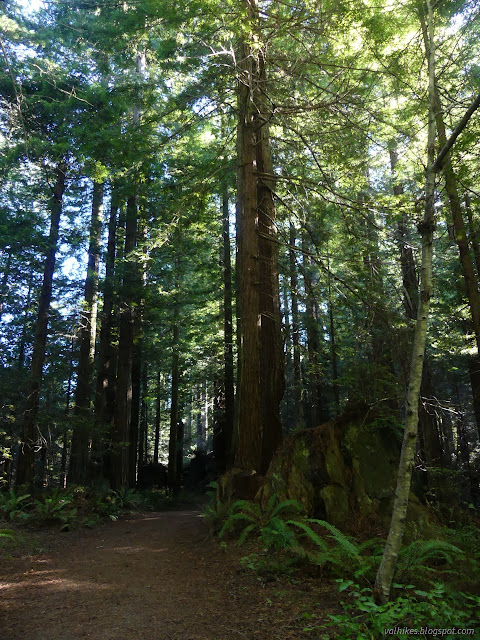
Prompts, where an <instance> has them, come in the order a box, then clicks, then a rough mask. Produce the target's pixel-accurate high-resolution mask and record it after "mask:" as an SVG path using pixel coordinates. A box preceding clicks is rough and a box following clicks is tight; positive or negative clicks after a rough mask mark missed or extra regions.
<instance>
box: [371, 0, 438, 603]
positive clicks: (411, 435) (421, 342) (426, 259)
mask: <svg viewBox="0 0 480 640" xmlns="http://www.w3.org/2000/svg"><path fill="white" fill-rule="evenodd" d="M426 4H427V8H428V27H427V29H428V31H427V29H425V28H424V35H425V42H426V44H427V59H428V95H429V109H428V164H427V169H426V178H425V215H424V219H423V222H422V224H421V225H420V231H421V234H422V268H421V278H420V298H419V307H418V316H417V322H416V325H415V336H414V341H413V353H412V361H411V365H410V380H409V385H408V393H407V410H406V423H405V431H404V437H403V445H402V453H401V456H400V463H399V467H398V477H397V488H396V491H395V501H394V505H393V512H392V520H391V523H390V529H389V533H388V538H387V542H386V545H385V550H384V553H383V556H382V561H381V563H380V567H379V569H378V572H377V576H376V580H375V587H374V593H375V596H376V598H377V599H378V600H379V601H380V602H387V601H388V599H389V596H390V589H391V584H392V580H393V575H394V572H395V567H396V564H397V558H398V554H399V552H400V549H401V546H402V540H403V534H404V531H405V521H406V516H407V507H408V499H409V496H410V485H411V480H412V471H413V465H414V456H415V448H416V442H417V427H418V404H419V398H420V387H421V383H422V371H423V361H424V358H425V345H426V339H427V327H428V315H429V310H430V298H431V295H432V262H433V233H434V226H435V171H434V168H433V165H434V162H435V43H434V31H433V13H432V8H431V5H430V0H427V2H426Z"/></svg>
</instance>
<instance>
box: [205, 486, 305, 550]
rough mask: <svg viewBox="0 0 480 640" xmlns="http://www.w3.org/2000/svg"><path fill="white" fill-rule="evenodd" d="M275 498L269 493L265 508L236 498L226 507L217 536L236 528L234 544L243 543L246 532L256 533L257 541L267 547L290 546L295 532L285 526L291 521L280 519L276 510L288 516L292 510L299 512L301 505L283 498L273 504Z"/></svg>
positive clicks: (246, 535) (280, 547)
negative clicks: (236, 535) (238, 533)
mask: <svg viewBox="0 0 480 640" xmlns="http://www.w3.org/2000/svg"><path fill="white" fill-rule="evenodd" d="M277 501H278V495H277V494H273V495H272V496H271V497H270V499H269V501H268V503H267V505H266V507H265V509H262V507H261V505H260V504H258V503H256V502H251V501H249V500H236V501H235V502H234V503H233V504H232V505H231V506H230V508H229V510H228V514H227V517H226V520H225V523H224V525H223V526H222V528H221V529H220V532H219V534H218V535H219V537H222V536H224V535H226V534H227V533H229V532H231V531H232V530H235V531H237V532H240V536H239V538H238V544H243V543H244V542H245V540H246V539H247V538H248V536H249V535H250V534H254V533H256V534H257V536H258V539H259V541H260V542H261V544H263V545H264V546H265V547H266V548H267V549H274V550H280V549H285V548H291V547H293V546H294V545H295V544H296V536H295V534H294V532H293V530H292V528H291V527H290V526H289V524H290V523H291V522H292V521H286V520H284V519H283V518H282V517H280V514H283V515H284V516H285V517H288V515H289V514H290V515H291V512H292V511H296V512H297V513H300V512H301V510H302V506H301V505H300V503H299V502H298V501H297V500H284V501H283V502H280V503H279V504H277V505H275V503H276V502H277Z"/></svg>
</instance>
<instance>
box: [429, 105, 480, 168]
mask: <svg viewBox="0 0 480 640" xmlns="http://www.w3.org/2000/svg"><path fill="white" fill-rule="evenodd" d="M478 107H480V93H479V94H478V95H477V97H476V98H475V100H474V101H473V102H472V104H471V105H470V107H469V108H468V109H467V111H466V112H465V115H464V116H463V118H462V119H461V120H460V122H459V123H458V124H457V126H456V127H455V129H454V131H453V133H452V135H451V136H450V138H449V139H448V140H447V142H446V144H445V146H444V147H443V149H442V150H441V151H440V153H439V154H438V156H437V158H436V160H435V162H434V163H433V166H432V169H433V171H434V172H435V173H436V172H438V171H440V169H441V168H442V164H443V161H444V160H445V157H446V155H447V153H448V152H449V151H450V149H451V148H452V147H453V145H454V144H455V141H456V139H457V138H458V136H459V135H460V134H461V133H462V131H463V130H464V129H465V127H466V126H467V123H468V121H469V120H470V118H471V117H472V115H473V114H474V113H475V111H476V110H477V109H478Z"/></svg>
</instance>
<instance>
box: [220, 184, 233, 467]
mask: <svg viewBox="0 0 480 640" xmlns="http://www.w3.org/2000/svg"><path fill="white" fill-rule="evenodd" d="M222 240H223V242H222V265H223V341H224V347H223V354H224V355H223V357H224V382H223V386H224V392H225V421H224V425H223V449H224V461H225V463H224V465H223V466H224V467H225V468H228V467H231V466H232V464H233V457H234V452H233V421H234V403H235V389H234V376H233V373H234V370H233V313H232V262H231V251H230V216H229V212H228V193H226V192H225V193H224V194H223V196H222Z"/></svg>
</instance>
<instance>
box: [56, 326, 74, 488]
mask: <svg viewBox="0 0 480 640" xmlns="http://www.w3.org/2000/svg"><path fill="white" fill-rule="evenodd" d="M74 351H75V339H74V338H73V337H72V342H71V347H70V359H69V367H68V382H67V398H66V402H65V423H67V421H68V419H69V414H70V399H71V395H72V378H73V354H74ZM67 461H68V426H67V424H65V426H64V427H63V434H62V457H61V461H60V479H59V483H58V486H59V488H60V489H65V487H66V486H67Z"/></svg>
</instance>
